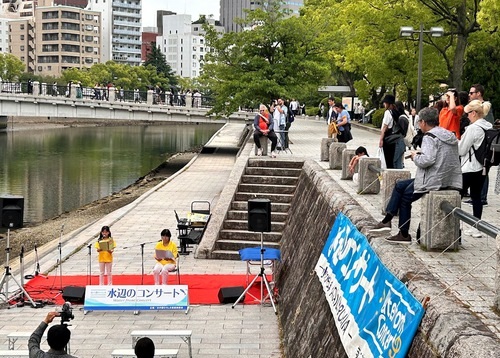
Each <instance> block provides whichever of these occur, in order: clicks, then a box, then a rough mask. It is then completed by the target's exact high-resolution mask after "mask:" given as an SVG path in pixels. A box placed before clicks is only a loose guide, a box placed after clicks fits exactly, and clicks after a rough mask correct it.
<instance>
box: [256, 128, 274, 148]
mask: <svg viewBox="0 0 500 358" xmlns="http://www.w3.org/2000/svg"><path fill="white" fill-rule="evenodd" d="M263 135H264V134H263V133H262V132H261V131H258V130H256V131H254V132H253V141H254V142H255V145H256V146H257V148H259V149H260V137H262V136H263ZM267 138H269V140H270V141H271V152H272V151H274V150H275V149H276V145H277V143H278V137H276V133H274V131H270V132H269V133H267Z"/></svg>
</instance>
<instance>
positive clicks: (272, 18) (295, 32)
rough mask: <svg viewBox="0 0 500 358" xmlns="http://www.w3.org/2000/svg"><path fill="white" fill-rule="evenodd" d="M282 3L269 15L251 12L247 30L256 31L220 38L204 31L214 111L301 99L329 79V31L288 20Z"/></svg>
mask: <svg viewBox="0 0 500 358" xmlns="http://www.w3.org/2000/svg"><path fill="white" fill-rule="evenodd" d="M286 14H287V13H286V11H283V10H280V2H279V1H270V2H269V7H268V8H267V9H266V11H263V10H261V9H257V10H254V11H251V12H248V13H247V18H246V20H245V21H243V20H241V23H242V25H244V26H246V27H248V28H251V29H249V30H247V31H243V32H238V33H234V32H231V33H226V34H224V35H222V36H221V35H220V34H219V33H218V32H217V31H216V30H215V29H214V28H213V27H210V26H207V25H205V26H204V29H205V31H206V40H207V46H208V47H209V48H210V50H211V52H209V53H207V54H206V56H205V61H204V66H203V73H202V75H201V77H200V82H201V83H202V84H204V85H206V86H207V87H208V88H210V89H211V90H212V91H213V94H214V97H215V104H214V107H213V112H215V113H219V114H228V113H232V112H234V111H235V110H237V109H238V107H239V106H241V107H253V108H255V107H256V106H257V105H258V103H259V102H262V103H269V101H270V100H271V99H274V98H276V97H278V96H283V97H288V98H291V97H294V98H298V99H300V98H301V96H302V95H305V94H306V93H308V92H309V91H315V92H316V91H317V89H318V85H319V84H320V83H322V80H323V79H324V78H325V77H326V76H327V75H328V68H329V67H328V64H327V63H326V60H325V58H324V57H323V55H324V54H325V53H326V51H327V50H328V43H322V42H321V40H322V39H323V37H322V36H321V33H322V31H323V30H324V29H323V28H321V27H319V26H317V24H316V23H314V22H307V21H302V20H301V19H299V18H296V17H292V18H285V15H286Z"/></svg>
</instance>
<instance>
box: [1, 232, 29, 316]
mask: <svg viewBox="0 0 500 358" xmlns="http://www.w3.org/2000/svg"><path fill="white" fill-rule="evenodd" d="M12 226H13V224H12V223H11V224H9V228H7V246H6V247H5V252H6V255H7V257H6V263H5V273H4V274H3V276H2V279H1V280H0V292H2V293H3V295H4V296H5V298H1V299H2V300H3V301H4V302H5V303H9V279H10V278H12V281H14V283H15V284H16V285H17V287H19V289H20V290H21V294H22V295H23V297H22V298H23V299H25V298H27V299H28V301H30V303H31V306H32V307H33V308H37V307H38V306H37V304H36V303H35V301H33V299H32V298H31V297H30V295H29V294H28V292H27V291H26V290H25V289H24V287H23V286H22V285H20V284H19V282H17V280H16V278H15V277H14V276H12V274H11V272H10V266H9V261H10V228H11V227H12ZM4 288H5V290H4Z"/></svg>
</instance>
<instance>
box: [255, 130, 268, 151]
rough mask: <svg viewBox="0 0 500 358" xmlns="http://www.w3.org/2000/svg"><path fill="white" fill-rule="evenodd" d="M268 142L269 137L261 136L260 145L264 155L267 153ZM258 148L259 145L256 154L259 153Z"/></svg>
mask: <svg viewBox="0 0 500 358" xmlns="http://www.w3.org/2000/svg"><path fill="white" fill-rule="evenodd" d="M268 144H269V138H267V137H266V136H265V135H263V136H262V137H260V146H261V148H262V155H267V147H268ZM258 149H259V148H257V146H255V155H257V150H258Z"/></svg>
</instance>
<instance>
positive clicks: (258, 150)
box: [257, 148, 262, 157]
mask: <svg viewBox="0 0 500 358" xmlns="http://www.w3.org/2000/svg"><path fill="white" fill-rule="evenodd" d="M257 156H258V157H262V148H259V149H257Z"/></svg>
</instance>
